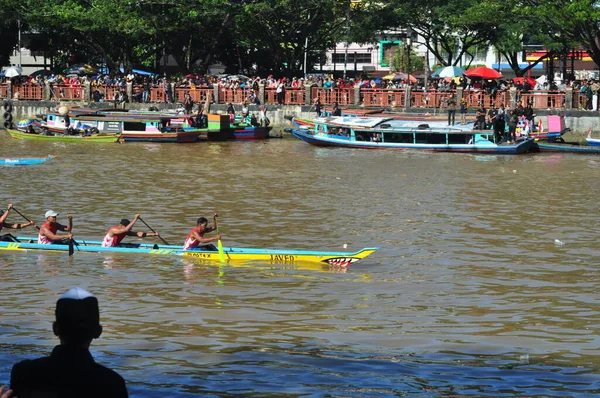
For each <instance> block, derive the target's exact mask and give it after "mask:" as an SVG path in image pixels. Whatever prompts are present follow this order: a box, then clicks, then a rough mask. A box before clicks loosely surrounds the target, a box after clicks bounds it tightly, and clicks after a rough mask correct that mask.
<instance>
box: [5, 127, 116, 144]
mask: <svg viewBox="0 0 600 398" xmlns="http://www.w3.org/2000/svg"><path fill="white" fill-rule="evenodd" d="M6 131H7V132H8V134H10V136H11V137H12V138H17V139H25V140H37V141H60V142H117V141H118V139H119V135H120V134H92V135H88V136H80V135H43V134H31V133H25V132H23V131H17V130H11V129H6Z"/></svg>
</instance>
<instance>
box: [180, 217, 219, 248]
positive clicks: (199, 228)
mask: <svg viewBox="0 0 600 398" xmlns="http://www.w3.org/2000/svg"><path fill="white" fill-rule="evenodd" d="M218 216H219V215H218V214H217V213H215V214H213V224H212V225H211V226H210V227H209V226H208V220H207V219H206V218H204V217H200V218H198V220H197V221H196V228H193V229H192V230H191V231H190V233H189V234H188V236H187V238H186V239H185V243H184V244H183V250H190V249H197V248H198V247H199V246H200V244H204V245H203V246H202V249H204V250H215V251H216V250H217V248H216V247H215V246H214V245H212V244H209V243H211V242H216V241H218V240H219V239H221V234H219V233H218V234H217V235H215V236H214V237H211V238H205V237H204V234H206V233H208V232H213V231H216V230H217V217H218Z"/></svg>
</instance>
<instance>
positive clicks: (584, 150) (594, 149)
mask: <svg viewBox="0 0 600 398" xmlns="http://www.w3.org/2000/svg"><path fill="white" fill-rule="evenodd" d="M537 145H538V146H539V147H540V151H541V152H569V153H581V154H589V155H597V154H600V146H593V145H577V144H569V143H558V142H541V141H539V142H537Z"/></svg>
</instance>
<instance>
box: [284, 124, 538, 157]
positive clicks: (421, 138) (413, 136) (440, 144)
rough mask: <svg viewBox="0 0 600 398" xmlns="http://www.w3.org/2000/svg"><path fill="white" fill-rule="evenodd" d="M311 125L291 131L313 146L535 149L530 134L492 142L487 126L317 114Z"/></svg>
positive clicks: (488, 150) (481, 151)
mask: <svg viewBox="0 0 600 398" xmlns="http://www.w3.org/2000/svg"><path fill="white" fill-rule="evenodd" d="M314 123H315V124H314V127H308V128H297V129H294V130H292V134H293V135H294V136H295V137H296V138H298V139H300V140H302V141H305V142H307V143H309V144H312V145H317V146H330V147H344V148H365V149H402V150H408V149H411V150H415V149H416V150H426V151H433V152H461V153H478V154H496V155H518V154H523V153H527V152H533V151H537V150H539V148H538V147H537V145H536V144H535V141H534V139H533V138H525V139H522V140H517V142H515V143H501V142H498V143H497V142H495V137H494V132H493V131H491V130H473V129H472V126H458V125H455V126H445V127H442V126H434V127H432V125H430V123H427V122H423V121H407V120H396V119H393V118H385V117H384V118H368V117H344V116H336V117H330V118H317V119H315V120H314Z"/></svg>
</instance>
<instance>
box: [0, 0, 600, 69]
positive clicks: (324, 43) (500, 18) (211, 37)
mask: <svg viewBox="0 0 600 398" xmlns="http://www.w3.org/2000/svg"><path fill="white" fill-rule="evenodd" d="M0 5H2V6H1V7H0V35H1V36H2V38H3V40H2V41H1V42H0V62H1V63H2V64H6V63H7V61H8V57H9V55H10V53H11V51H12V50H13V49H14V47H15V45H16V42H17V23H18V22H20V23H21V26H22V30H24V31H30V32H35V33H38V35H35V40H33V41H32V42H31V44H30V47H31V49H32V50H44V51H45V52H46V53H47V54H48V55H50V56H52V57H53V58H54V59H55V62H56V63H58V64H59V65H58V66H63V65H64V66H66V64H68V63H73V62H88V63H96V64H107V65H108V66H109V67H110V68H111V69H113V70H114V69H115V68H117V67H118V66H119V65H123V66H124V67H125V68H131V67H141V66H145V67H147V68H149V69H153V70H155V71H160V70H161V68H162V65H160V64H159V63H160V61H161V59H163V60H164V57H165V56H167V55H168V56H170V57H172V59H174V60H175V61H176V63H177V64H178V65H179V67H180V70H181V71H183V72H204V71H206V70H207V68H208V67H209V66H210V65H211V64H212V63H214V62H221V63H223V64H224V65H226V67H227V70H228V72H231V73H239V72H242V73H265V72H279V73H297V72H299V71H301V70H302V69H303V63H304V54H305V51H306V55H307V58H308V59H307V61H308V65H318V64H319V63H323V62H324V58H323V57H324V55H325V52H326V51H327V50H328V49H331V48H333V47H334V46H335V45H336V43H340V42H346V41H350V42H357V43H361V44H366V43H373V42H375V41H377V38H378V37H381V35H385V34H387V33H389V32H394V31H396V32H398V31H405V30H407V29H410V30H412V31H413V32H415V33H417V34H418V37H419V43H418V44H421V45H423V46H425V47H426V48H427V49H428V51H429V53H430V54H432V55H433V56H434V57H435V58H436V60H437V63H438V64H440V65H459V64H461V63H465V62H466V63H468V62H470V60H472V58H473V53H474V51H475V50H476V49H486V48H487V47H488V46H490V45H491V46H493V47H494V48H495V49H496V51H497V52H498V53H499V54H501V55H502V56H503V57H504V58H505V59H506V60H507V62H508V63H509V64H510V65H511V66H512V67H513V69H515V72H516V73H517V75H522V74H523V73H524V72H525V71H526V69H521V68H520V66H519V59H520V55H521V54H522V51H523V42H524V40H535V41H536V42H538V43H542V44H543V46H544V47H545V48H546V49H548V50H549V52H550V54H549V55H547V56H552V54H558V53H561V52H564V51H565V49H568V48H579V47H581V48H583V49H585V50H587V51H588V53H589V54H590V56H591V57H592V59H593V60H594V61H595V62H596V64H598V65H600V25H599V24H598V20H599V18H600V9H599V8H598V7H597V6H596V4H595V1H592V0H502V1H500V0H486V1H480V0H429V1H422V0H388V1H385V2H382V1H376V0H362V1H358V0H353V1H351V0H54V1H47V0H20V1H16V0H0ZM306 43H308V47H306ZM415 44H416V43H415ZM305 47H306V48H305ZM540 61H541V59H540ZM60 64H63V65H60ZM529 67H532V66H529Z"/></svg>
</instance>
